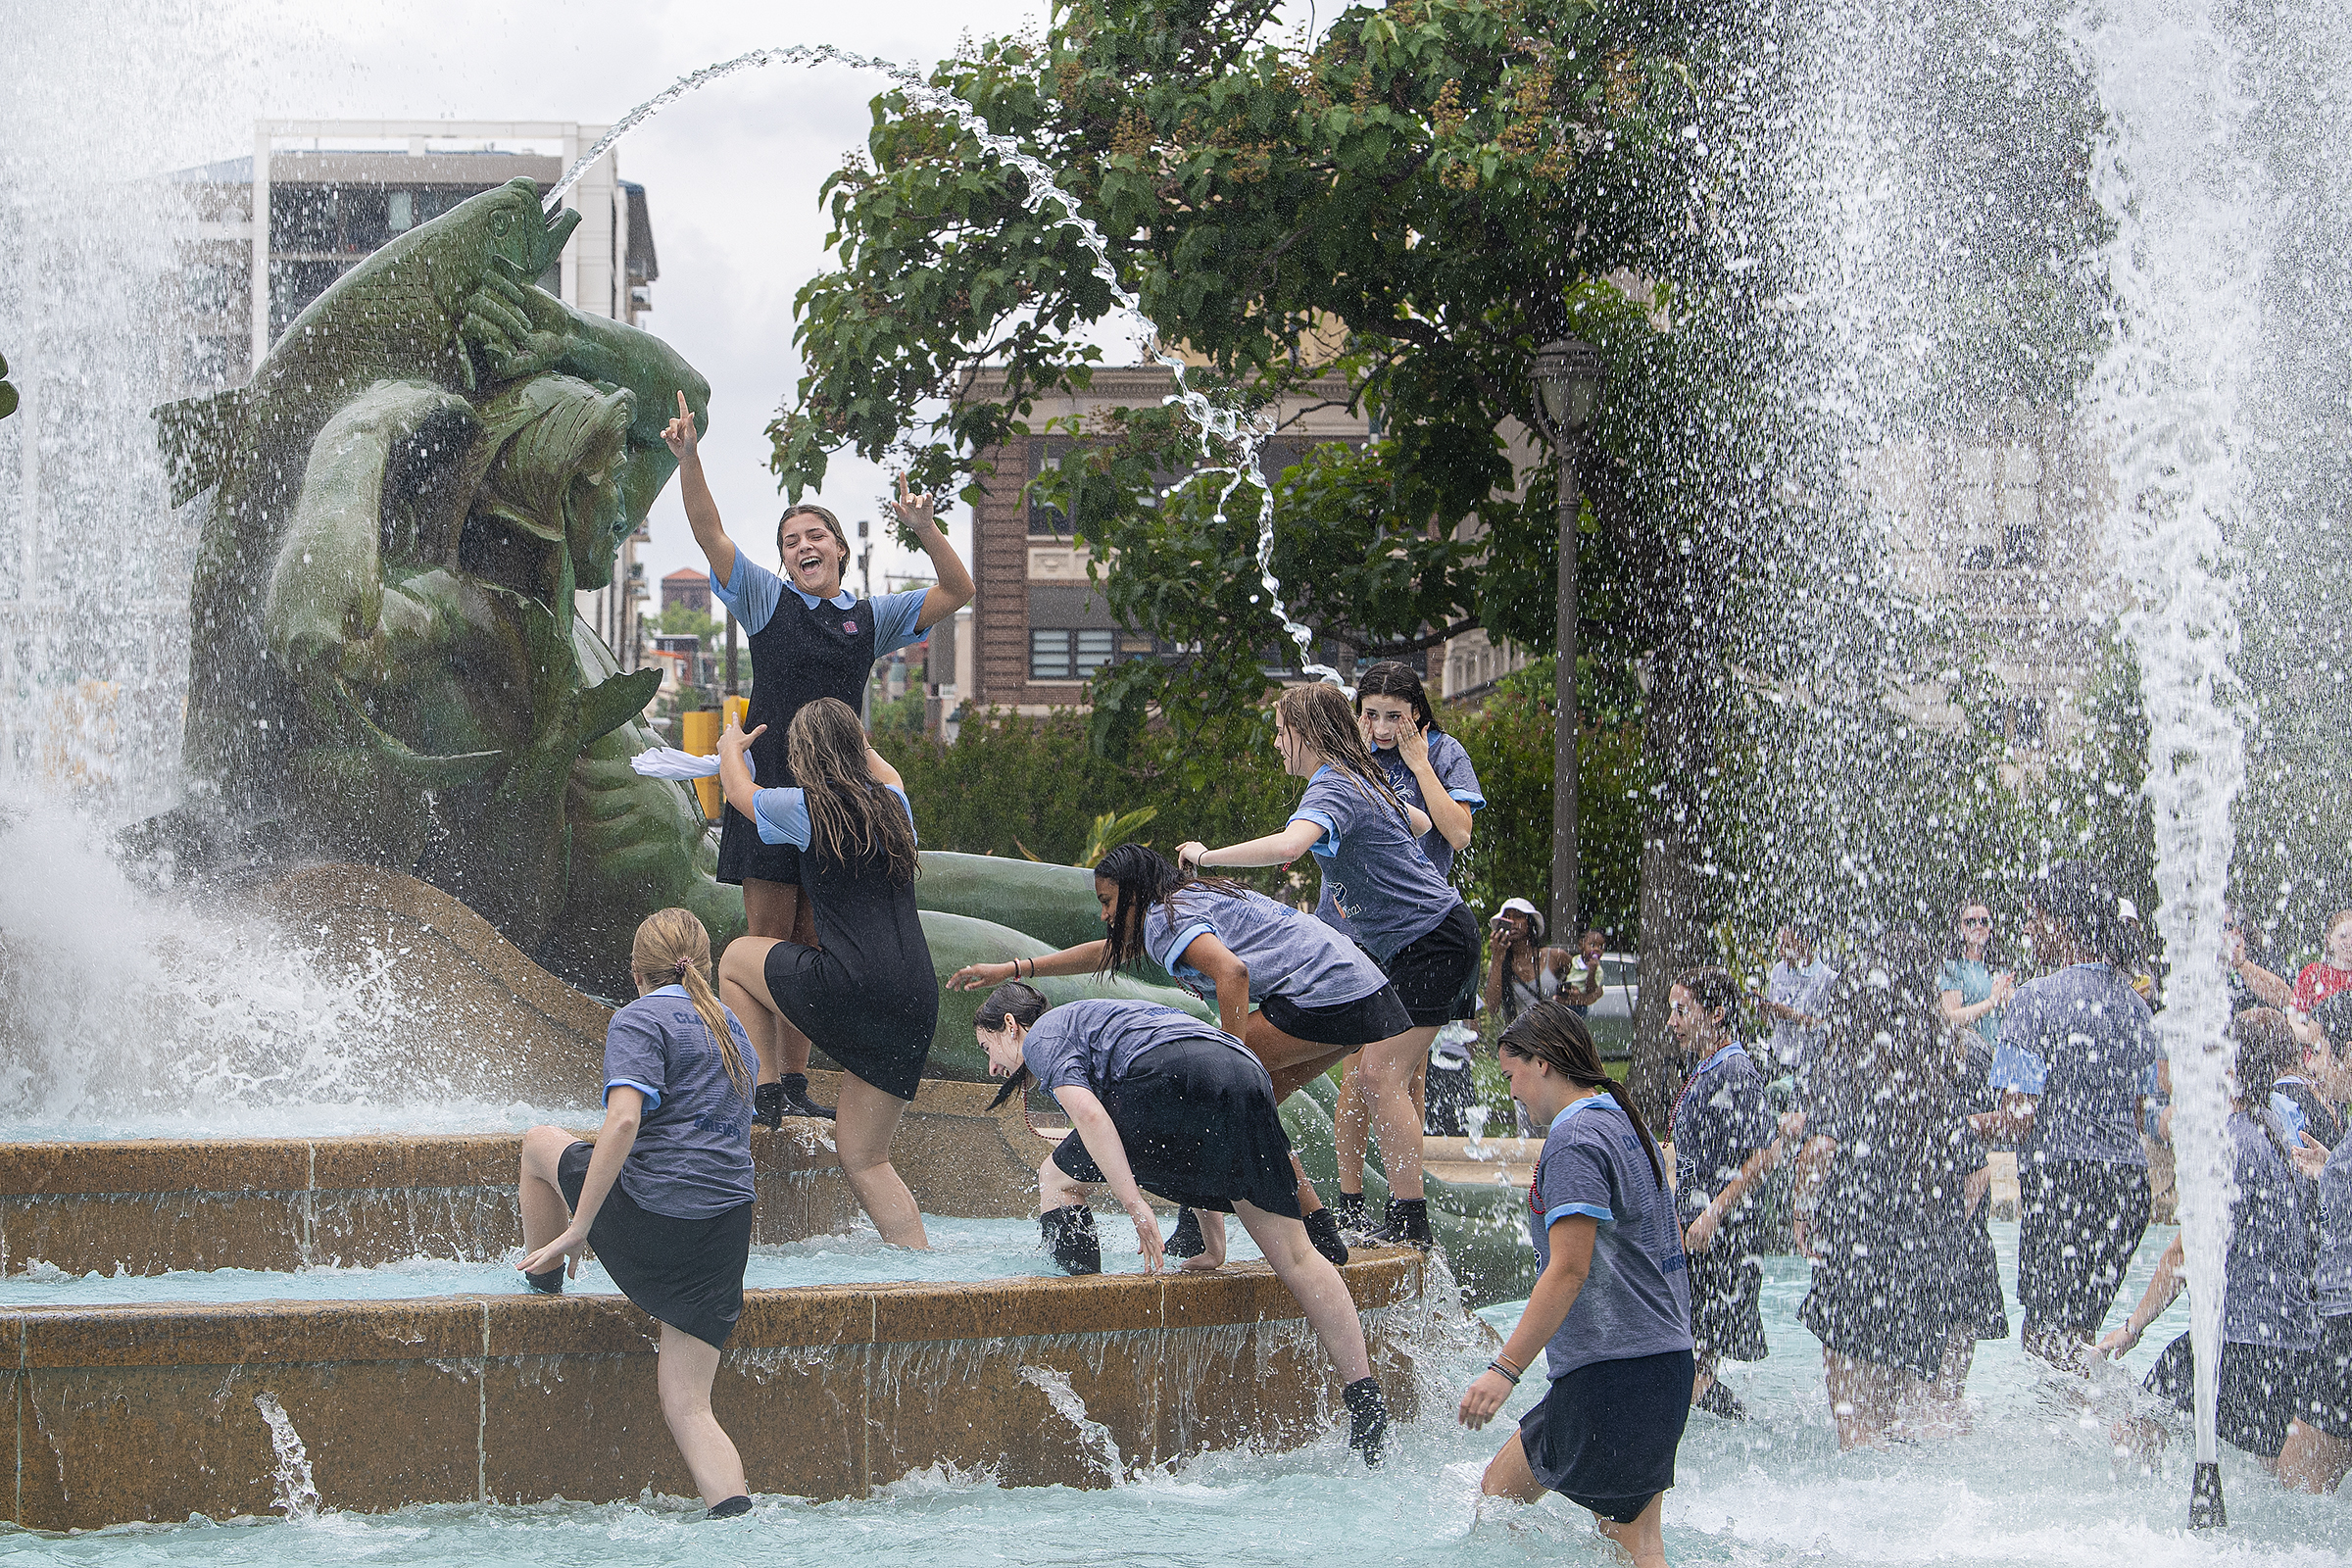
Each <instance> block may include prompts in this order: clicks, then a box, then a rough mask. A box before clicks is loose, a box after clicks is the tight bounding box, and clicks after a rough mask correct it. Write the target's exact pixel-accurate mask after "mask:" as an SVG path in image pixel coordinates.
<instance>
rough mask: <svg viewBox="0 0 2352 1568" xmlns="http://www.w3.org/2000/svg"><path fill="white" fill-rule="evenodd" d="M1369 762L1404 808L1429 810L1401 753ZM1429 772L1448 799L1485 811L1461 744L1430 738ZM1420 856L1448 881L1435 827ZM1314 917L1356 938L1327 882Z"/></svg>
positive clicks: (1446, 853) (1447, 858) (1445, 849)
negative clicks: (1385, 777) (1386, 778)
mask: <svg viewBox="0 0 2352 1568" xmlns="http://www.w3.org/2000/svg"><path fill="white" fill-rule="evenodd" d="M1372 760H1373V761H1375V762H1377V763H1379V764H1380V770H1381V771H1382V772H1384V773H1386V774H1388V775H1389V787H1390V788H1391V789H1393V790H1395V791H1396V792H1397V797H1398V798H1399V799H1400V800H1402V801H1403V802H1404V804H1405V805H1407V806H1417V807H1419V808H1420V809H1422V810H1424V811H1426V810H1428V809H1429V801H1428V798H1427V797H1426V796H1425V795H1424V794H1423V793H1422V790H1421V780H1420V779H1419V778H1418V777H1417V776H1415V774H1414V772H1413V769H1412V766H1411V764H1410V763H1408V762H1406V761H1405V760H1404V756H1403V754H1402V753H1400V752H1398V751H1397V748H1396V747H1394V746H1391V747H1388V748H1387V749H1385V750H1380V751H1375V752H1374V753H1373V754H1372ZM1429 770H1430V771H1431V772H1433V773H1435V774H1436V775H1437V776H1438V783H1439V784H1440V785H1442V786H1444V788H1445V791H1446V795H1447V796H1449V797H1450V798H1452V799H1453V800H1457V801H1459V802H1461V803H1462V804H1463V805H1464V806H1467V807H1468V808H1470V814H1471V815H1473V816H1476V815H1477V814H1478V813H1479V812H1481V811H1483V810H1485V809H1487V795H1486V791H1485V789H1484V788H1482V787H1481V786H1480V784H1479V782H1478V769H1477V768H1476V767H1473V766H1472V765H1471V763H1470V753H1469V752H1468V751H1467V750H1466V749H1465V748H1464V747H1463V745H1462V743H1461V742H1460V741H1457V740H1455V739H1454V738H1453V737H1452V736H1450V735H1446V734H1443V733H1433V734H1431V735H1430V737H1429ZM1421 853H1422V854H1424V855H1426V856H1428V857H1429V863H1430V864H1431V865H1433V866H1435V867H1436V868H1437V872H1438V875H1439V876H1441V877H1445V878H1446V879H1448V880H1451V878H1452V876H1453V857H1454V848H1453V845H1452V844H1451V843H1450V842H1448V841H1447V839H1446V835H1445V834H1443V833H1441V832H1439V831H1438V830H1437V827H1436V825H1435V824H1434V823H1433V824H1432V825H1431V827H1430V830H1429V831H1428V832H1426V833H1424V834H1422V835H1421ZM1315 913H1317V914H1318V915H1320V916H1322V917H1323V921H1324V923H1325V924H1327V925H1329V926H1330V927H1331V928H1332V929H1333V930H1335V931H1338V932H1339V933H1340V934H1341V935H1343V936H1346V937H1348V938H1350V939H1353V938H1354V937H1355V931H1354V929H1353V928H1352V927H1350V926H1349V925H1348V917H1347V916H1346V915H1344V914H1342V913H1341V912H1340V910H1339V907H1338V901H1337V900H1335V899H1334V898H1333V897H1332V892H1331V884H1330V883H1329V882H1325V883H1324V885H1323V893H1322V896H1321V897H1320V898H1318V899H1317V900H1316V901H1315Z"/></svg>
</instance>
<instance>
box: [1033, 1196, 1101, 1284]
mask: <svg viewBox="0 0 2352 1568" xmlns="http://www.w3.org/2000/svg"><path fill="white" fill-rule="evenodd" d="M1037 1228H1038V1231H1039V1233H1040V1234H1041V1235H1043V1236H1044V1238H1045V1243H1046V1247H1047V1248H1048V1250H1051V1251H1052V1252H1053V1254H1054V1262H1056V1263H1058V1264H1060V1265H1061V1268H1062V1272H1063V1273H1065V1274H1100V1273H1102V1272H1103V1242H1102V1239H1101V1238H1100V1237H1098V1236H1097V1235H1096V1234H1095V1215H1094V1210H1092V1209H1090V1208H1088V1207H1087V1206H1086V1205H1085V1204H1084V1203H1071V1204H1069V1205H1068V1206H1066V1207H1063V1208H1049V1209H1047V1210H1046V1211H1045V1212H1044V1213H1043V1214H1040V1215H1038V1216H1037Z"/></svg>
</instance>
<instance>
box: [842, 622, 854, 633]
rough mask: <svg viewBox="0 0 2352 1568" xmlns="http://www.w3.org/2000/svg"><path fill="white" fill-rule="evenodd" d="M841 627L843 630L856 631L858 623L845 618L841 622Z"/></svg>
mask: <svg viewBox="0 0 2352 1568" xmlns="http://www.w3.org/2000/svg"><path fill="white" fill-rule="evenodd" d="M841 629H842V630H843V631H856V630H857V629H858V623H857V622H856V621H854V620H845V621H843V622H842V623H841Z"/></svg>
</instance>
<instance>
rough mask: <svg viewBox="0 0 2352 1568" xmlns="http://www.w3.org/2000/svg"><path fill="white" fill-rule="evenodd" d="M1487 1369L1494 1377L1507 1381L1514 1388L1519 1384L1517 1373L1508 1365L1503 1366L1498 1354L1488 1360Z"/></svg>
mask: <svg viewBox="0 0 2352 1568" xmlns="http://www.w3.org/2000/svg"><path fill="white" fill-rule="evenodd" d="M1487 1370H1488V1371H1490V1372H1492V1373H1494V1374H1495V1376H1496V1377H1498V1378H1500V1379H1502V1381H1503V1382H1505V1383H1508V1384H1509V1385H1510V1386H1511V1387H1512V1388H1514V1389H1515V1388H1517V1387H1518V1386H1519V1374H1518V1373H1516V1372H1514V1371H1512V1370H1511V1369H1510V1368H1509V1367H1507V1366H1504V1365H1503V1364H1502V1358H1501V1357H1500V1356H1496V1357H1495V1359H1494V1360H1492V1361H1489V1362H1488V1363H1487Z"/></svg>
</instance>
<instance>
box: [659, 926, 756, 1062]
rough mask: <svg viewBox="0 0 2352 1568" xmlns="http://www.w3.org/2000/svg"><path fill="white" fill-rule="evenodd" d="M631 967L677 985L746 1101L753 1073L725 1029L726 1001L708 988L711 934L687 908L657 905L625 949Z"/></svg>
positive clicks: (730, 1030) (727, 1029)
mask: <svg viewBox="0 0 2352 1568" xmlns="http://www.w3.org/2000/svg"><path fill="white" fill-rule="evenodd" d="M629 969H630V971H631V972H632V973H634V974H635V975H636V976H637V978H638V979H639V980H641V981H651V982H653V983H654V984H656V985H664V986H665V985H678V986H683V987H685V989H686V997H687V1000H688V1001H690V1002H692V1003H693V1004H694V1010H695V1011H696V1012H697V1013H699V1014H700V1015H701V1016H702V1020H703V1024H704V1027H706V1028H708V1029H709V1030H710V1031H711V1037H712V1038H713V1039H715V1040H716V1041H717V1042H718V1054H719V1059H720V1060H722V1061H723V1062H725V1063H726V1068H727V1079H728V1081H729V1082H731V1083H732V1084H734V1086H735V1091H736V1093H738V1094H740V1095H741V1096H743V1098H744V1100H745V1101H746V1102H749V1101H750V1100H751V1098H752V1081H753V1073H752V1068H751V1064H750V1063H749V1062H747V1061H745V1060H744V1057H743V1050H742V1048H741V1047H739V1046H738V1045H736V1044H735V1031H734V1030H733V1029H731V1028H729V1027H728V1019H727V1009H726V1005H725V1004H723V1003H721V1002H720V1001H719V1000H718V993H717V992H715V991H713V990H711V933H710V932H708V931H706V930H704V929H703V922H702V921H700V920H698V919H696V918H695V917H694V912H693V911H692V910H690V909H658V910H656V911H655V912H654V913H652V914H649V915H647V916H646V917H645V923H644V924H642V925H640V926H638V928H637V939H636V941H635V942H633V943H632V944H631V945H630V947H629Z"/></svg>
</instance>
